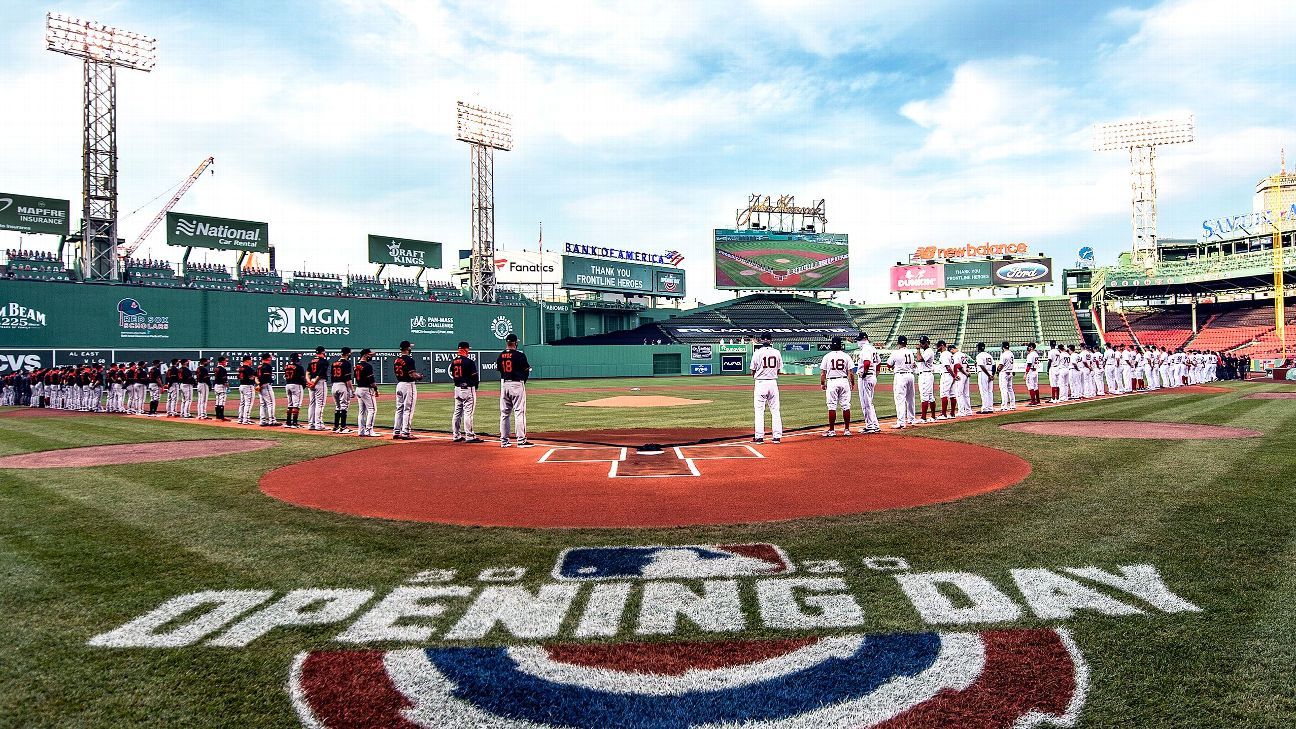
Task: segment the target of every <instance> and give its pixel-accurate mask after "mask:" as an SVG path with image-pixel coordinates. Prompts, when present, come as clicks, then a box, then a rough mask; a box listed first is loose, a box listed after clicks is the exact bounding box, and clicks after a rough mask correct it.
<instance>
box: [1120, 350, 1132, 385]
mask: <svg viewBox="0 0 1296 729" xmlns="http://www.w3.org/2000/svg"><path fill="white" fill-rule="evenodd" d="M1120 383H1121V392H1133V391H1134V347H1133V345H1131V346H1129V347H1126V346H1124V345H1121V351H1120Z"/></svg>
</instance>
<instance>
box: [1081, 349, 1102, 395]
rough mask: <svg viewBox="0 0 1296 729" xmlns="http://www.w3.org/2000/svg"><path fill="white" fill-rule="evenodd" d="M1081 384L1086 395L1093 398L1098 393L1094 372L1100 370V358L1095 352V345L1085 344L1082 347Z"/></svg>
mask: <svg viewBox="0 0 1296 729" xmlns="http://www.w3.org/2000/svg"><path fill="white" fill-rule="evenodd" d="M1080 367H1081V369H1080V386H1081V387H1082V388H1083V392H1084V396H1085V397H1086V398H1092V397H1094V396H1095V395H1097V394H1098V388H1097V387H1095V386H1094V373H1096V372H1098V371H1099V370H1098V358H1097V356H1096V355H1095V354H1094V351H1093V347H1090V346H1089V345H1087V344H1086V345H1085V346H1083V347H1081V348H1080Z"/></svg>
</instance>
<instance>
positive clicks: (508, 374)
mask: <svg viewBox="0 0 1296 729" xmlns="http://www.w3.org/2000/svg"><path fill="white" fill-rule="evenodd" d="M504 346H505V347H506V349H505V350H504V351H503V352H500V354H499V357H497V358H495V366H496V367H497V368H498V369H499V374H500V447H501V448H508V447H509V417H510V416H513V418H514V420H516V421H517V445H518V448H530V447H531V443H530V442H529V441H528V440H527V438H526V381H527V379H528V378H530V377H531V363H530V362H527V358H526V355H525V354H523V353H522V350H520V349H518V338H517V335H516V334H510V335H508V337H507V338H505V340H504Z"/></svg>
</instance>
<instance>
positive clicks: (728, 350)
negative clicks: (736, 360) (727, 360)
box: [720, 344, 748, 354]
mask: <svg viewBox="0 0 1296 729" xmlns="http://www.w3.org/2000/svg"><path fill="white" fill-rule="evenodd" d="M747 350H748V346H747V345H746V344H721V345H720V354H735V353H736V354H747Z"/></svg>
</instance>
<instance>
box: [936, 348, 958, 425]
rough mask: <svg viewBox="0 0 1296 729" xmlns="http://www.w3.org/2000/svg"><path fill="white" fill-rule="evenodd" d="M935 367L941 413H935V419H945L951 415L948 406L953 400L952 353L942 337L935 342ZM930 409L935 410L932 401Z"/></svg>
mask: <svg viewBox="0 0 1296 729" xmlns="http://www.w3.org/2000/svg"><path fill="white" fill-rule="evenodd" d="M936 367H937V371H936V374H937V375H938V379H937V387H938V388H939V389H940V399H941V414H940V415H937V416H936V419H937V420H946V419H948V418H950V417H953V416H952V414H951V413H950V406H951V405H952V404H953V402H954V397H953V395H954V353H953V352H951V351H949V347H948V346H946V344H945V340H944V339H940V340H937V342H936ZM932 409H933V410H935V404H934V403H933V407H932Z"/></svg>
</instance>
